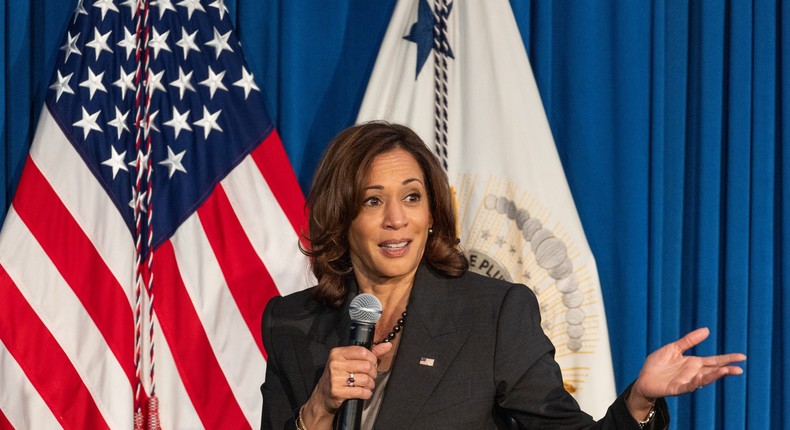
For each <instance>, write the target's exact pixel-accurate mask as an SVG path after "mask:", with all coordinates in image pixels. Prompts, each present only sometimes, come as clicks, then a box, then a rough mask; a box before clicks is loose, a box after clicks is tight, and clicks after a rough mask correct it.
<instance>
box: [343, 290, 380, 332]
mask: <svg viewBox="0 0 790 430" xmlns="http://www.w3.org/2000/svg"><path fill="white" fill-rule="evenodd" d="M348 313H349V315H351V321H357V322H361V323H367V324H375V323H377V322H378V321H379V318H381V302H380V301H379V299H377V298H376V296H374V295H373V294H367V293H365V294H360V295H358V296H356V297H354V299H353V300H351V305H349V307H348Z"/></svg>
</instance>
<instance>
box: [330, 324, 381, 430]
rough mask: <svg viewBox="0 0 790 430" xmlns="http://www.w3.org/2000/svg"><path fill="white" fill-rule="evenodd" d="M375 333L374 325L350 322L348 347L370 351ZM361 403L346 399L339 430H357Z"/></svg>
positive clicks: (360, 415)
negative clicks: (359, 347)
mask: <svg viewBox="0 0 790 430" xmlns="http://www.w3.org/2000/svg"><path fill="white" fill-rule="evenodd" d="M375 331H376V324H371V323H365V322H360V321H353V320H352V321H351V331H350V332H349V336H348V346H351V345H356V346H361V347H364V348H367V349H370V347H371V346H372V345H373V336H374V333H375ZM362 403H363V400H362V399H348V400H346V401H345V402H343V406H341V408H340V412H339V417H338V421H337V423H338V425H337V428H338V429H339V430H359V428H360V427H361V426H362V406H363V404H362Z"/></svg>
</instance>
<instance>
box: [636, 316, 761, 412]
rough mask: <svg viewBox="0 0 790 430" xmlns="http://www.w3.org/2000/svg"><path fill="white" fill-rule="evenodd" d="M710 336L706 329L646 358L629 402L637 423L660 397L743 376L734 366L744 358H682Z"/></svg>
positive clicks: (662, 348)
mask: <svg viewBox="0 0 790 430" xmlns="http://www.w3.org/2000/svg"><path fill="white" fill-rule="evenodd" d="M709 334H710V330H708V329H707V328H699V329H697V330H694V331H692V332H690V333H688V334H687V335H685V336H683V337H682V338H680V339H679V340H677V341H675V342H672V343H670V344H667V345H664V346H663V347H661V348H659V349H658V350H656V351H654V352H653V353H652V354H650V355H648V356H647V359H646V360H645V363H644V364H643V365H642V371H641V372H639V377H638V378H637V379H636V381H635V382H634V385H633V386H632V387H631V393H630V396H629V399H628V400H629V401H628V406H629V409H630V410H631V413H632V414H633V415H634V416H635V417H636V418H637V419H641V418H639V416H643V414H642V412H644V410H645V409H644V406H645V405H648V408H649V405H650V404H651V403H652V402H654V401H655V399H656V398H658V397H668V396H677V395H679V394H684V393H689V392H691V391H694V390H696V389H697V388H701V387H704V386H705V385H708V384H710V383H712V382H714V381H716V380H718V379H720V378H722V377H724V376H727V375H740V374H742V373H743V369H741V368H740V367H738V366H733V365H732V364H733V363H737V362H741V361H744V360H746V356H745V355H743V354H737V353H736V354H722V355H714V356H710V357H696V356H691V355H683V353H684V352H686V351H687V350H689V349H691V348H693V347H694V346H696V345H697V344H699V343H700V342H702V341H703V340H705V339H707V337H708V335H709ZM648 410H649V409H648Z"/></svg>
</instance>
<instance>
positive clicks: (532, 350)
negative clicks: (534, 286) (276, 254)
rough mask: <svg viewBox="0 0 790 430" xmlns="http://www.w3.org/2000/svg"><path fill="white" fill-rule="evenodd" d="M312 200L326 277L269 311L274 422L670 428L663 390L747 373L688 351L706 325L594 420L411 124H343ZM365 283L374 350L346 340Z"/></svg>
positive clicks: (312, 426)
mask: <svg viewBox="0 0 790 430" xmlns="http://www.w3.org/2000/svg"><path fill="white" fill-rule="evenodd" d="M308 205H309V206H310V209H311V214H310V224H309V234H308V237H307V239H308V240H309V241H310V244H311V248H310V250H309V251H306V253H307V255H308V256H310V257H311V260H312V267H313V272H314V273H315V276H316V278H317V280H318V285H317V286H316V287H313V288H311V289H309V290H305V291H302V292H298V293H295V294H292V295H289V296H287V297H284V298H274V299H272V300H271V301H270V302H269V304H268V305H267V307H266V310H265V311H264V316H263V323H262V332H263V342H264V345H265V347H266V350H267V352H268V354H269V355H268V362H267V369H266V381H265V383H264V384H263V386H262V387H261V391H262V393H263V403H264V405H263V419H262V427H263V428H264V429H273V428H274V429H282V428H297V429H309V430H316V429H329V428H331V427H332V425H333V422H334V420H335V418H336V416H337V412H338V410H339V408H340V406H341V405H342V403H343V402H344V401H345V400H347V399H366V400H365V410H364V413H363V428H372V426H373V425H374V424H375V428H377V429H394V428H431V429H435V428H468V429H480V428H496V427H503V426H507V425H508V424H507V423H509V422H513V421H514V422H515V423H516V424H517V425H518V427H523V428H541V429H542V428H563V429H566V428H586V427H602V428H623V429H627V428H632V429H639V428H643V427H649V428H664V427H666V425H667V423H668V416H667V410H666V404H665V403H664V402H663V400H662V399H661V398H662V397H664V396H670V395H677V394H681V393H685V392H689V391H692V390H694V389H696V388H698V387H700V386H703V385H706V384H709V383H711V382H713V381H715V380H716V379H719V378H721V377H722V376H725V375H733V374H740V373H741V372H742V370H741V369H740V368H739V367H736V366H731V364H732V363H734V362H737V361H741V360H743V359H745V356H743V355H742V354H729V355H722V356H716V357H707V358H699V357H687V356H683V355H682V354H683V352H684V351H685V350H686V349H688V348H691V347H693V346H694V345H696V344H698V343H699V342H701V341H702V340H704V339H705V338H706V337H707V335H708V332H707V330H706V329H700V330H696V331H694V332H691V333H689V334H688V335H686V336H685V337H683V338H682V339H680V340H679V341H677V342H674V343H671V344H669V345H666V346H664V347H663V348H661V349H659V350H658V351H656V352H654V353H653V354H651V355H650V356H649V357H648V358H647V360H646V361H645V364H644V367H643V368H642V371H641V372H640V375H639V377H638V378H637V380H636V381H635V382H634V383H633V384H632V385H631V386H630V387H629V388H628V389H626V391H625V392H624V393H623V394H622V395H621V396H620V397H619V398H618V399H617V400H616V401H615V402H614V403H613V404H612V406H611V407H610V408H609V410H608V411H607V414H606V416H605V417H604V418H603V419H602V420H601V421H599V422H598V423H595V422H594V421H593V420H592V419H591V417H590V416H589V415H587V414H585V413H584V412H582V411H580V410H579V407H578V405H577V403H576V402H575V401H574V400H573V398H572V397H571V396H570V395H569V394H568V393H567V391H565V389H564V388H563V385H562V376H561V374H560V369H559V366H558V365H557V363H556V362H555V361H554V348H553V346H552V344H551V342H550V341H549V340H548V338H547V337H546V336H545V335H544V334H543V331H542V329H541V327H540V313H539V310H538V303H537V300H536V298H535V295H534V294H533V293H532V291H531V290H530V289H529V288H526V287H525V286H523V285H517V284H511V283H508V282H504V281H500V280H494V279H490V278H486V277H483V276H480V275H476V274H473V273H470V272H468V271H467V268H468V263H467V261H466V258H465V257H464V255H463V253H462V252H461V251H460V249H459V245H458V244H459V240H458V238H457V236H456V224H455V216H454V213H453V209H452V197H451V193H450V189H449V185H448V183H447V178H446V176H445V174H444V171H443V170H442V169H441V167H440V166H439V165H438V163H437V161H436V159H435V157H434V156H433V154H431V153H430V151H429V150H428V149H427V148H426V146H425V144H424V143H423V142H422V141H421V140H420V138H419V137H418V136H417V135H416V134H415V133H414V132H412V131H411V130H409V129H408V128H406V127H403V126H400V125H395V124H387V123H382V122H372V123H366V124H362V125H357V126H354V127H351V128H349V129H347V130H345V131H343V132H342V133H340V134H339V135H338V136H337V137H336V138H335V139H334V141H333V142H332V143H331V144H330V146H329V148H328V149H327V152H326V154H325V155H324V158H323V160H322V161H321V163H320V165H319V167H318V169H317V171H316V175H315V180H314V184H313V188H312V190H311V194H310V197H309V198H308ZM359 293H370V294H373V295H375V296H376V297H377V298H378V299H379V300H380V301H381V303H382V306H383V312H382V316H381V319H380V320H379V323H378V324H377V325H376V329H375V336H374V338H375V340H376V342H375V345H374V346H373V348H372V350H367V349H364V348H362V347H358V346H346V347H344V346H341V345H343V344H344V342H345V341H346V340H347V339H348V332H349V324H350V320H349V317H348V304H349V302H350V300H351V299H352V298H353V297H354V296H356V295H357V294H359ZM511 420H512V421H511Z"/></svg>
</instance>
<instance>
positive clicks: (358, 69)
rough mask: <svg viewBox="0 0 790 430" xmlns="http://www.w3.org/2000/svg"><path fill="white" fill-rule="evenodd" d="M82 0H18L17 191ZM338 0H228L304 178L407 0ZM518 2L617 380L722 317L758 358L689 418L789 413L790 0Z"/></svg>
mask: <svg viewBox="0 0 790 430" xmlns="http://www.w3.org/2000/svg"><path fill="white" fill-rule="evenodd" d="M457 1H468V0H457ZM71 3H74V2H64V1H63V0H33V1H29V2H22V1H15V0H6V1H3V2H2V5H3V6H2V10H0V18H1V19H2V22H3V23H4V24H5V27H4V30H3V31H2V34H0V38H1V39H2V43H0V46H2V47H3V50H4V52H3V55H2V58H0V62H2V67H1V68H0V82H2V86H0V100H2V106H1V107H0V127H2V165H0V169H2V174H3V179H4V187H3V189H2V193H3V194H2V195H0V199H2V200H3V202H4V203H5V207H8V205H9V204H10V198H11V194H12V192H13V189H14V188H15V186H16V180H17V178H18V176H19V173H20V169H21V166H22V163H23V162H24V157H25V156H26V152H27V147H28V145H29V142H30V139H31V138H32V134H33V132H34V127H35V122H36V120H37V118H38V114H39V112H40V109H41V105H42V100H43V97H44V95H45V93H46V91H47V87H48V86H49V84H50V75H51V72H52V67H53V61H54V57H55V54H56V51H57V49H58V47H59V46H60V44H61V37H62V35H63V31H64V29H65V26H66V23H67V22H68V20H69V19H70V11H71V10H72V9H73V6H74V5H73V4H71ZM331 3H332V4H329V3H328V2H308V1H299V0H297V1H280V2H277V1H268V0H267V1H262V0H235V1H232V0H230V1H229V0H226V4H227V5H228V6H229V8H230V10H231V13H232V14H233V16H234V17H235V20H236V24H237V28H238V30H239V32H240V36H241V39H242V43H243V44H244V48H245V52H246V55H247V57H248V60H249V61H250V65H251V67H252V68H253V72H254V73H255V76H256V78H257V80H258V82H259V83H260V84H261V87H262V88H263V89H264V90H265V92H266V95H267V100H268V102H269V109H270V112H271V114H272V116H273V117H274V118H275V120H276V124H277V126H278V129H279V131H280V133H281V136H282V139H283V142H284V144H285V146H286V149H287V151H288V154H289V157H290V159H291V162H292V164H293V166H294V168H295V170H296V173H297V175H298V177H299V179H300V182H301V184H302V187H303V188H304V189H305V190H307V189H308V187H309V183H310V179H311V175H312V172H313V169H314V167H315V164H316V162H317V159H318V158H319V157H320V155H321V152H322V151H323V148H324V147H325V145H326V143H327V142H328V141H329V139H330V138H331V137H332V136H333V135H334V134H335V133H337V132H338V131H339V130H341V129H343V128H344V127H346V126H348V125H350V124H351V123H353V121H354V118H355V116H356V111H357V109H358V107H359V104H360V102H361V99H362V95H363V93H364V89H365V85H366V83H367V79H368V76H369V74H370V71H371V69H372V67H373V63H374V61H375V57H376V53H377V49H378V46H379V43H380V41H381V39H382V37H383V35H384V32H385V30H386V26H387V22H388V20H389V16H390V14H391V12H392V9H393V7H394V4H395V1H394V0H380V1H376V2H370V1H366V0H346V1H339V2H331ZM512 5H513V9H514V13H515V15H516V18H517V21H518V24H519V27H520V29H521V32H522V38H523V40H524V43H525V46H526V47H527V51H528V53H529V56H530V60H531V62H532V65H533V68H534V71H535V75H536V78H537V81H538V86H539V88H540V91H541V95H542V97H543V101H544V105H545V108H546V112H547V114H548V116H549V121H550V123H551V126H552V130H553V132H554V136H555V139H556V143H557V147H558V150H559V152H560V156H561V158H562V162H563V165H564V167H565V170H566V173H567V176H568V180H569V182H570V187H571V190H572V192H573V195H574V198H575V200H576V204H577V207H578V210H579V214H580V216H581V219H582V223H583V225H584V228H585V232H586V233H587V237H588V240H589V242H590V245H591V247H592V249H593V253H594V254H595V256H596V259H597V262H598V269H599V272H600V276H601V283H602V288H603V293H604V300H605V305H606V310H607V315H608V322H609V334H610V337H611V343H612V354H613V360H614V366H615V376H616V378H617V385H618V388H619V389H623V388H624V387H625V386H626V385H627V384H628V383H629V382H630V381H631V380H633V379H634V378H635V377H636V375H637V374H638V372H639V369H640V367H641V363H642V361H643V359H644V357H645V356H646V354H647V353H649V352H650V351H652V350H653V349H655V348H657V347H658V346H660V345H661V344H664V343H666V342H669V341H672V340H674V339H676V338H678V337H679V336H680V335H682V334H683V333H684V332H686V331H688V330H690V329H692V328H694V327H698V326H707V327H710V329H711V333H712V335H711V339H709V340H708V341H706V342H705V343H704V344H703V345H701V346H700V347H698V348H697V349H696V350H695V351H694V353H696V354H705V355H707V354H715V353H718V352H724V351H742V352H745V353H746V354H747V355H748V356H749V359H748V360H747V363H746V364H745V366H744V367H745V370H746V373H745V375H744V376H743V377H738V378H730V379H729V380H727V381H725V382H723V383H718V384H716V385H714V386H711V387H707V388H703V389H702V390H699V391H697V392H696V393H694V394H692V395H686V396H682V397H680V398H678V399H672V400H670V407H671V410H672V411H671V412H672V420H673V425H672V426H673V428H696V429H721V428H723V429H742V428H747V427H748V428H758V429H763V428H785V429H790V419H787V418H785V415H786V411H788V410H790V392H788V390H790V383H788V382H790V376H787V375H786V372H784V369H788V368H790V362H789V361H790V358H788V355H787V354H785V348H786V345H790V327H788V325H789V324H790V316H788V315H790V297H788V296H790V288H788V287H790V221H788V220H789V219H790V2H788V1H786V0H761V1H757V2H751V1H739V0H724V1H723V0H697V1H693V2H692V1H688V0H666V1H659V2H641V1H619V2H616V1H612V0H610V1H596V2H590V1H584V0H578V1H563V2H551V1H534V0H533V1H530V0H521V1H514V2H512ZM785 125H788V126H787V127H786V126H785Z"/></svg>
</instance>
